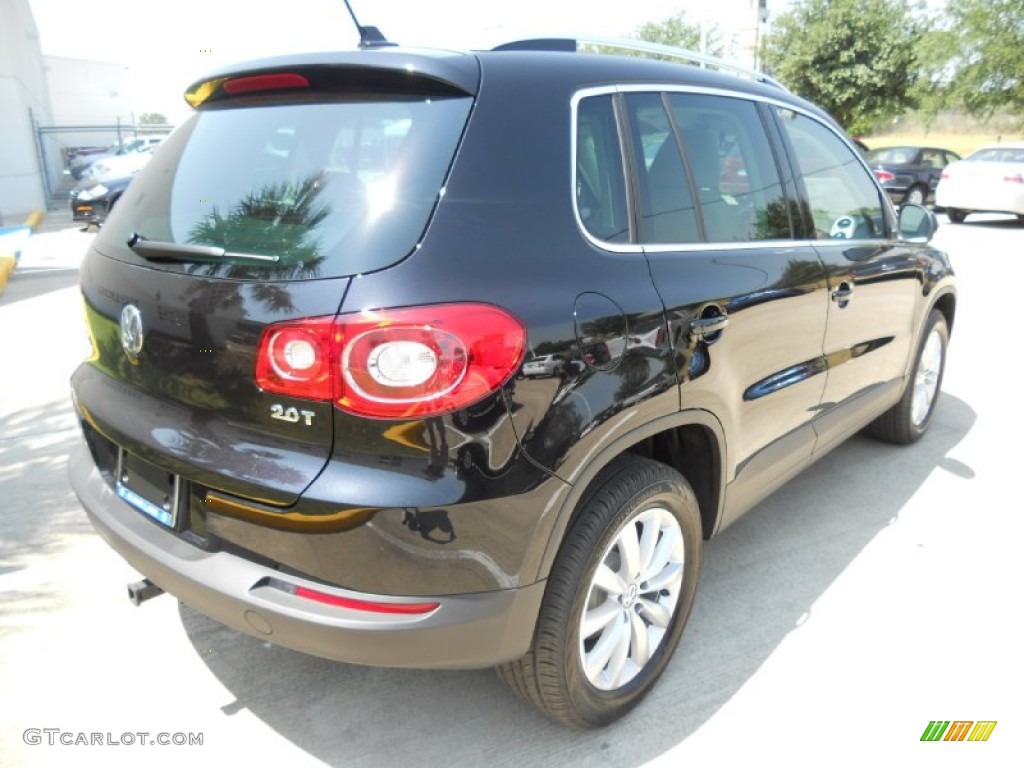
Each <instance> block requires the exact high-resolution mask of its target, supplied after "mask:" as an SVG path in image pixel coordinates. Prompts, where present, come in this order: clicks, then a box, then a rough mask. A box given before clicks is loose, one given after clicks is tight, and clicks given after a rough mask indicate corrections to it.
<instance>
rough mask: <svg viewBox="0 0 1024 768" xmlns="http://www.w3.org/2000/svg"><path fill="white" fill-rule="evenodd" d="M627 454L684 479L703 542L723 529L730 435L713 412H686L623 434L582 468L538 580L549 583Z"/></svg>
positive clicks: (559, 516) (563, 506)
mask: <svg viewBox="0 0 1024 768" xmlns="http://www.w3.org/2000/svg"><path fill="white" fill-rule="evenodd" d="M627 453H633V454H638V455H641V456H646V457H648V458H652V459H654V460H656V461H660V462H662V463H663V464H666V465H668V466H670V467H672V468H673V469H675V470H677V471H678V472H679V473H680V474H682V475H683V477H685V478H686V480H687V482H688V483H689V484H690V487H691V488H692V489H693V492H694V495H695V496H696V497H697V503H698V506H699V508H700V519H701V530H702V534H703V537H704V538H705V539H708V538H710V537H711V536H713V535H714V533H715V532H716V531H717V530H718V526H719V523H720V520H721V513H722V509H723V506H724V505H723V502H724V498H725V485H726V481H725V467H726V442H725V432H724V430H723V429H722V425H721V423H720V422H719V421H718V419H717V418H716V417H715V416H714V415H713V414H712V413H711V412H709V411H705V410H697V409H694V410H687V411H681V412H679V413H676V414H672V415H671V416H664V417H661V418H659V419H656V420H654V421H652V422H650V423H648V424H645V425H643V426H641V427H638V428H636V429H634V430H631V431H630V432H628V433H626V434H623V435H620V436H619V437H618V438H617V439H615V440H613V441H612V442H610V443H608V444H607V445H605V446H604V447H603V448H602V449H601V450H600V451H599V452H598V453H597V454H596V455H593V456H591V457H590V459H589V460H588V461H587V462H586V464H585V465H584V466H583V467H581V468H580V470H579V472H578V474H577V475H576V476H575V477H573V478H572V480H571V483H572V489H571V490H570V491H569V493H568V494H567V495H566V497H565V499H564V500H563V501H562V504H561V506H560V508H559V511H558V514H557V517H556V519H555V523H554V525H553V527H552V530H551V533H550V535H549V537H548V543H547V547H546V549H545V552H544V556H543V559H542V560H541V564H540V573H539V574H538V578H540V579H545V578H547V576H548V574H549V573H550V572H551V568H552V566H553V565H554V563H555V560H556V559H557V557H558V553H559V552H560V550H561V548H562V543H563V541H564V540H565V536H566V533H567V532H568V530H569V529H570V527H571V526H572V524H573V522H574V521H575V520H576V518H577V516H578V515H579V513H580V511H581V510H582V509H583V507H584V506H585V504H586V501H587V499H588V498H589V496H590V495H592V494H593V493H594V492H595V491H596V490H597V489H598V488H600V487H601V485H602V481H603V480H604V478H605V477H606V476H607V475H608V469H609V467H610V465H611V464H612V462H613V461H614V460H615V459H616V458H618V457H619V456H622V455H623V454H627Z"/></svg>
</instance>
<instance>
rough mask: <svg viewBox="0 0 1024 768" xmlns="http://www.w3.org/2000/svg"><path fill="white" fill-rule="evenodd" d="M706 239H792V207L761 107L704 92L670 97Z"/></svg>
mask: <svg viewBox="0 0 1024 768" xmlns="http://www.w3.org/2000/svg"><path fill="white" fill-rule="evenodd" d="M669 102H670V104H671V107H672V116H673V118H674V119H675V123H676V125H677V126H678V129H679V134H680V136H681V137H682V141H683V150H684V152H685V153H686V157H687V160H688V161H689V165H690V168H691V169H692V171H693V178H694V184H695V186H696V188H697V196H698V200H699V202H700V209H701V214H702V216H703V219H704V229H705V234H706V237H707V240H708V242H712V243H727V242H736V241H739V242H744V241H756V240H780V239H781V240H786V239H789V238H791V237H792V236H793V235H792V231H791V228H790V223H789V214H788V205H787V203H786V197H785V195H784V193H783V188H782V182H781V180H780V178H779V171H778V166H777V164H776V161H775V153H774V152H773V151H772V147H771V144H770V143H769V141H768V135H767V134H766V133H765V128H764V124H763V123H762V121H761V117H760V113H759V112H758V109H757V105H755V104H754V102H752V101H746V100H744V99H734V98H727V97H724V96H710V95H704V94H685V93H673V94H670V95H669Z"/></svg>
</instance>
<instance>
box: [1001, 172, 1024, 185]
mask: <svg viewBox="0 0 1024 768" xmlns="http://www.w3.org/2000/svg"><path fill="white" fill-rule="evenodd" d="M1003 181H1008V182H1010V183H1011V184H1024V173H1011V174H1008V175H1006V176H1003Z"/></svg>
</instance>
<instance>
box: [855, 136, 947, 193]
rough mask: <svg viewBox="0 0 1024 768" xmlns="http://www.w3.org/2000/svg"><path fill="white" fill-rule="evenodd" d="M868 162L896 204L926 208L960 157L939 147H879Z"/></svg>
mask: <svg viewBox="0 0 1024 768" xmlns="http://www.w3.org/2000/svg"><path fill="white" fill-rule="evenodd" d="M864 159H865V160H866V161H867V164H868V165H869V166H870V167H871V170H872V171H874V172H875V176H877V177H878V180H879V181H880V182H882V186H883V187H885V191H886V192H887V193H888V195H889V198H890V199H891V200H892V201H893V202H894V203H896V204H897V205H900V204H902V203H913V204H914V205H925V204H926V203H928V202H930V201H931V200H932V199H933V197H934V194H935V187H936V185H938V183H939V178H940V177H941V176H942V169H943V168H945V167H946V166H947V165H949V164H950V163H952V162H955V161H957V160H959V159H960V155H958V154H957V153H956V152H952V151H950V150H948V149H940V148H938V147H879V148H878V149H872V150H869V151H868V152H867V153H866V154H865V156H864Z"/></svg>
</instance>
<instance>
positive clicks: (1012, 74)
mask: <svg viewBox="0 0 1024 768" xmlns="http://www.w3.org/2000/svg"><path fill="white" fill-rule="evenodd" d="M946 21H947V23H946V24H944V25H943V28H942V29H941V30H940V31H939V32H938V33H937V35H936V37H935V39H934V42H933V46H934V48H936V49H939V51H945V57H944V58H940V59H938V61H937V62H931V65H932V76H933V79H936V80H938V81H939V85H940V88H941V90H940V92H941V93H942V94H943V95H945V96H947V101H948V102H949V103H951V104H952V105H954V106H961V107H963V108H964V109H966V110H967V111H968V112H971V113H972V114H975V115H979V116H981V117H988V116H990V115H991V114H992V113H993V112H996V111H1007V112H1010V113H1015V114H1017V115H1018V116H1019V120H1020V124H1021V126H1022V127H1024V0H949V3H948V5H947V6H946ZM937 52H938V51H937ZM943 62H946V63H945V65H944V66H943ZM936 64H938V65H939V66H936Z"/></svg>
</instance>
